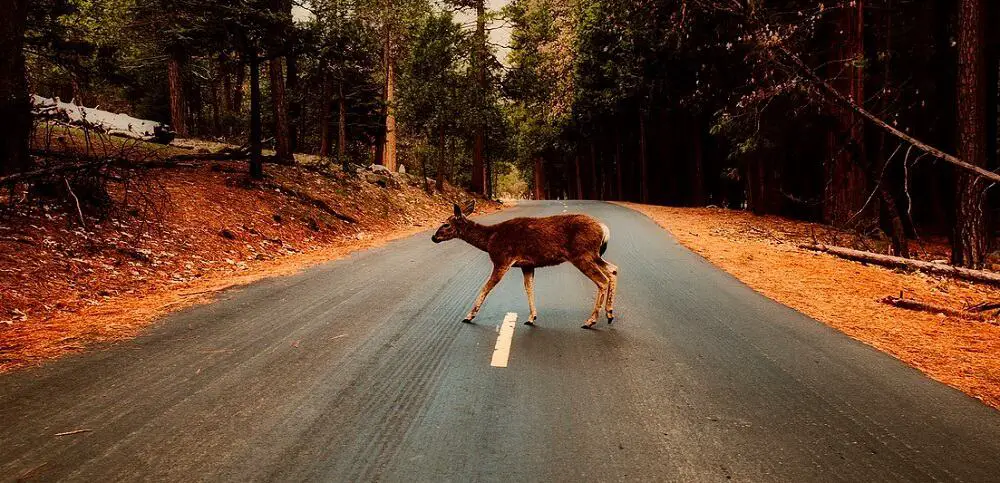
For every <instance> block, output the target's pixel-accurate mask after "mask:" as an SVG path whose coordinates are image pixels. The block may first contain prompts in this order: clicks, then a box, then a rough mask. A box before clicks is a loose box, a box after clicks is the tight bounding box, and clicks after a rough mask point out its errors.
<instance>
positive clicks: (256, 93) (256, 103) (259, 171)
mask: <svg viewBox="0 0 1000 483" xmlns="http://www.w3.org/2000/svg"><path fill="white" fill-rule="evenodd" d="M260 138H261V126H260V57H259V56H258V55H257V52H251V53H250V177H251V178H253V179H263V178H264V163H263V160H262V159H261V157H260V149H261V146H260V144H261V139H260Z"/></svg>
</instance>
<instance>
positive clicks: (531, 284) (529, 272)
mask: <svg viewBox="0 0 1000 483" xmlns="http://www.w3.org/2000/svg"><path fill="white" fill-rule="evenodd" d="M521 272H522V273H524V292H525V293H527V294H528V311H529V312H530V313H529V314H528V320H526V321H524V323H525V324H527V325H535V319H537V318H538V314H537V313H536V312H535V269H534V268H530V267H523V268H521Z"/></svg>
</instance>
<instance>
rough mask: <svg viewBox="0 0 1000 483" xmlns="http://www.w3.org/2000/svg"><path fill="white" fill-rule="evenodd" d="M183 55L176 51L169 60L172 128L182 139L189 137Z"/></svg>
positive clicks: (168, 76) (168, 80)
mask: <svg viewBox="0 0 1000 483" xmlns="http://www.w3.org/2000/svg"><path fill="white" fill-rule="evenodd" d="M183 63H184V58H183V55H182V53H181V52H180V51H178V50H174V51H172V52H171V53H170V58H169V59H168V60H167V83H168V84H169V87H170V126H171V127H172V128H174V132H176V133H177V135H178V136H180V137H182V138H183V137H187V136H188V129H187V113H186V111H187V109H186V107H185V106H186V104H187V103H186V102H185V99H184V78H183V72H182V66H183Z"/></svg>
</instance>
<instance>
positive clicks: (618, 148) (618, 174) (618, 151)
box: [615, 128, 625, 201]
mask: <svg viewBox="0 0 1000 483" xmlns="http://www.w3.org/2000/svg"><path fill="white" fill-rule="evenodd" d="M615 190H616V194H617V195H618V200H619V201H624V200H625V192H624V191H623V187H622V137H621V131H620V130H619V129H617V128H616V129H615Z"/></svg>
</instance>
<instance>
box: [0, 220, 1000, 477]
mask: <svg viewBox="0 0 1000 483" xmlns="http://www.w3.org/2000/svg"><path fill="white" fill-rule="evenodd" d="M564 209H568V210H569V211H571V212H573V211H584V212H587V213H590V214H591V215H593V216H596V217H598V218H599V219H601V220H602V221H604V222H605V223H607V224H608V225H609V226H610V227H611V231H612V237H611V243H610V246H609V249H608V252H607V254H606V255H605V256H606V258H608V259H609V260H611V261H612V262H614V263H616V264H617V265H619V267H620V268H621V274H620V278H619V284H618V298H617V302H616V310H615V312H616V314H617V316H618V319H617V320H616V322H615V324H614V325H613V326H608V325H606V324H605V323H604V322H603V321H602V322H601V324H600V325H599V326H598V329H599V330H596V331H587V330H582V329H580V328H579V326H580V324H581V323H582V322H583V320H584V319H585V318H586V317H587V315H588V312H589V310H590V307H591V304H592V302H593V296H594V288H593V285H592V284H591V282H590V281H589V280H587V279H586V278H584V276H583V275H582V274H580V273H578V272H576V270H575V269H574V268H573V267H571V266H568V265H564V266H560V267H556V268H549V269H540V270H538V272H537V275H536V282H535V283H536V294H537V298H538V309H539V317H538V326H537V327H534V328H532V327H527V326H525V325H522V324H521V322H522V321H523V320H524V318H525V316H526V314H527V303H526V300H525V295H524V293H523V288H522V283H521V276H520V273H519V272H518V271H511V272H510V273H509V274H508V275H507V277H506V278H505V279H504V281H503V282H502V283H501V284H500V285H499V286H498V287H497V288H496V289H495V290H494V292H493V294H492V295H491V296H490V298H489V299H488V300H487V303H486V305H485V306H484V307H483V310H482V311H481V312H480V314H479V317H478V318H477V319H476V324H474V325H469V324H462V323H460V322H459V321H460V320H461V319H462V317H463V315H465V312H466V311H467V310H468V309H469V307H470V304H471V303H472V302H473V299H474V297H475V295H476V293H477V291H478V289H479V287H480V284H481V283H482V282H483V280H484V279H485V277H486V276H487V274H488V273H489V268H490V266H489V261H488V259H487V257H486V255H485V254H483V253H482V252H479V251H476V250H475V249H474V248H471V247H469V246H468V245H465V244H464V243H463V242H461V241H457V240H456V241H451V242H447V243H444V244H441V245H435V244H433V243H431V241H430V233H426V234H421V235H418V236H415V237H412V238H408V239H405V240H401V241H398V242H394V243H391V244H389V245H387V246H385V247H383V248H380V249H376V250H371V251H367V252H363V253H359V254H356V255H354V256H352V257H350V258H347V259H344V260H341V261H336V262H332V263H329V264H326V265H323V266H319V267H316V268H314V269H310V270H308V271H306V272H304V273H302V274H299V275H296V276H291V277H286V278H279V279H273V280H268V281H264V282H262V283H257V284H254V285H251V286H249V287H246V288H243V289H238V290H233V291H229V292H227V293H225V294H224V295H223V296H222V297H221V299H220V300H219V301H218V302H216V303H213V304H211V305H206V306H202V307H198V308H194V309H190V310H187V311H184V312H181V313H178V314H176V315H174V316H171V317H169V318H167V319H166V320H164V321H162V322H161V323H159V324H157V325H156V326H155V327H154V328H152V329H151V330H150V331H149V332H148V333H147V334H146V335H144V336H142V337H140V338H139V339H137V340H135V341H133V342H128V343H123V344H118V345H115V346H113V347H111V348H108V349H107V350H99V351H92V352H89V353H87V354H84V355H80V356H74V357H69V358H66V359H63V360H60V361H57V362H54V363H50V364H47V365H45V366H43V367H41V368H38V369H31V370H25V371H20V372H17V373H14V374H10V375H5V376H2V377H0V477H2V479H3V480H15V479H18V478H24V479H28V480H38V481H52V480H79V481H135V480H156V481H191V480H206V481H255V480H260V481H300V480H309V481H371V480H385V481H609V480H642V481H654V480H655V481H702V480H704V481H722V480H727V479H730V478H731V479H733V480H738V481H770V480H774V481H815V480H821V481H831V480H846V481H931V480H949V481H950V480H964V481H989V480H992V481H996V480H998V479H1000V413H998V412H997V411H994V410H992V409H990V408H988V407H986V406H984V405H982V404H981V403H979V402H978V401H976V400H973V399H971V398H968V397H966V396H965V395H963V394H961V393H959V392H958V391H955V390H953V389H950V388H948V387H946V386H944V385H942V384H939V383H936V382H934V381H931V380H930V379H928V378H926V377H924V376H923V375H921V374H920V373H919V372H917V371H916V370H913V369H910V368H908V367H906V366H905V365H903V364H902V363H900V362H898V361H896V360H895V359H892V358H891V357H888V356H886V355H884V354H882V353H879V352H877V351H875V350H874V349H871V348H869V347H868V346H865V345H863V344H860V343H858V342H855V341H853V340H851V339H849V338H847V337H846V336H844V335H842V334H840V333H839V332H836V331H834V330H832V329H830V328H828V327H826V326H824V325H822V324H820V323H818V322H816V321H813V320H811V319H809V318H807V317H805V316H803V315H801V314H799V313H797V312H795V311H793V310H791V309H788V308H786V307H784V306H781V305H779V304H777V303H774V302H772V301H770V300H768V299H766V298H764V297H762V296H760V295H758V294H756V293H755V292H753V291H752V290H750V289H749V288H747V287H746V286H744V285H742V284H741V283H739V282H738V281H736V280H735V279H733V278H731V277H730V276H728V275H726V274H724V273H723V272H721V271H719V270H717V269H715V268H714V267H712V266H711V265H710V264H708V263H707V262H705V261H704V260H702V259H701V258H699V257H698V256H697V255H694V254H692V253H690V252H689V251H687V250H686V249H684V248H683V247H681V246H679V245H678V244H677V243H676V242H675V241H674V240H673V239H672V238H671V237H670V236H669V235H667V234H666V233H665V232H664V231H662V230H661V229H660V228H659V227H657V226H656V225H654V224H653V223H652V222H651V221H649V220H648V219H647V218H645V217H644V216H642V215H640V214H638V213H635V212H632V211H629V210H627V209H624V208H621V207H617V206H614V205H607V204H601V203H586V202H569V203H568V205H564V204H563V203H562V202H544V203H525V204H523V205H522V206H520V207H518V208H515V209H512V210H508V211H506V212H504V213H501V214H498V215H493V216H490V217H486V218H484V219H485V220H486V221H487V222H492V221H497V220H500V219H503V218H506V217H511V216H520V215H546V214H554V213H559V212H562V211H563V210H564ZM508 312H516V313H517V314H518V324H517V326H516V329H515V331H514V334H513V339H512V344H511V350H510V354H509V365H508V367H506V368H499V367H493V366H491V356H492V354H493V350H494V346H495V344H496V342H497V337H498V330H497V326H498V325H499V324H500V322H501V320H502V319H503V318H504V316H505V315H506V314H507V313H508ZM81 429H83V430H89V431H86V432H80V433H76V434H70V435H64V436H56V434H57V433H64V432H69V431H74V430H81Z"/></svg>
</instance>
